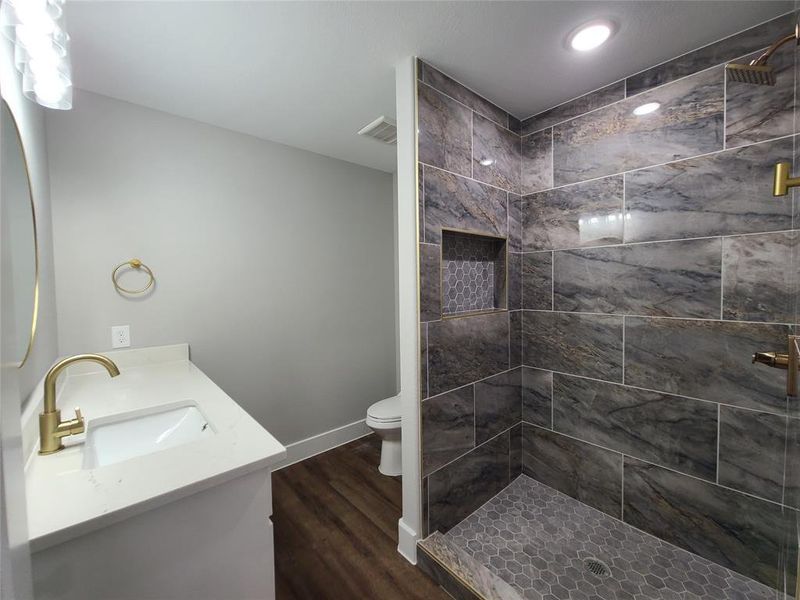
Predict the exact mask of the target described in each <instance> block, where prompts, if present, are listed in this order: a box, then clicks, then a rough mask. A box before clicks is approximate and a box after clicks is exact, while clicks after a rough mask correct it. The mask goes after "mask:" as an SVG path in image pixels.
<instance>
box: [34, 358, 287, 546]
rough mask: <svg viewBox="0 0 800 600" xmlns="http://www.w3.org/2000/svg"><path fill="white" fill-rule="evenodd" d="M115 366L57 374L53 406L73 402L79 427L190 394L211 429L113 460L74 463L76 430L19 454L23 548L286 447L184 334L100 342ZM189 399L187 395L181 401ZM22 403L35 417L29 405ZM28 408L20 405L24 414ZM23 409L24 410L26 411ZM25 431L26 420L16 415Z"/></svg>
mask: <svg viewBox="0 0 800 600" xmlns="http://www.w3.org/2000/svg"><path fill="white" fill-rule="evenodd" d="M103 354H104V355H105V356H108V357H109V358H111V359H112V360H113V361H114V362H116V364H117V366H118V367H119V369H120V375H119V376H118V377H115V378H111V377H109V375H108V373H107V372H106V370H105V369H104V368H103V367H101V366H100V365H97V364H94V363H79V364H76V365H73V366H71V367H69V368H68V369H67V371H66V372H65V373H63V374H62V375H61V378H63V379H65V382H64V385H63V386H61V388H60V390H59V393H58V398H57V407H58V408H60V409H61V415H62V419H71V418H72V417H73V412H74V409H75V407H76V406H80V408H81V410H82V412H83V416H84V418H85V419H86V425H87V431H90V430H91V428H92V420H93V419H98V418H101V417H109V416H111V415H119V414H122V413H128V412H131V411H140V410H142V409H148V408H150V409H152V408H153V407H166V406H167V405H171V404H178V405H181V404H182V405H184V406H185V405H187V404H188V403H192V404H195V405H196V406H197V408H198V409H199V410H200V411H201V412H202V413H203V415H204V416H205V417H206V419H207V420H208V422H209V423H210V424H211V426H212V428H213V430H214V433H215V435H213V436H209V437H206V438H203V439H199V440H196V441H192V442H189V443H186V444H183V445H180V446H176V447H174V448H169V449H165V450H161V451H159V452H153V453H151V454H146V455H143V456H138V457H135V458H131V459H128V460H125V461H122V462H118V463H115V464H110V465H107V466H103V467H99V468H94V469H84V468H83V448H82V447H83V444H84V439H85V434H83V435H77V436H70V437H67V438H64V445H65V446H66V448H65V449H64V450H62V451H60V452H57V453H55V454H51V455H48V456H40V455H39V454H38V453H37V450H38V443H37V447H36V448H34V449H33V451H32V452H31V455H30V457H29V459H28V461H27V465H26V469H25V474H26V490H27V504H28V534H29V538H30V543H31V550H32V551H34V552H35V551H39V550H42V549H44V548H47V547H49V546H52V545H55V544H58V543H61V542H64V541H66V540H69V539H72V538H75V537H78V536H80V535H84V534H86V533H89V532H91V531H94V530H96V529H99V528H102V527H105V526H107V525H110V524H112V523H115V522H118V521H121V520H123V519H126V518H129V517H131V516H134V515H137V514H141V513H143V512H145V511H147V510H150V509H151V508H155V507H156V506H160V505H163V504H166V503H168V502H171V501H173V500H176V499H178V498H182V497H186V496H189V495H191V494H193V493H196V492H198V491H201V490H203V489H208V488H210V487H213V486H215V485H218V484H220V483H222V482H225V481H229V480H231V479H234V478H236V477H238V476H241V475H244V474H246V473H250V472H252V471H256V470H258V469H263V468H266V467H269V466H271V465H273V464H275V463H278V462H280V461H281V460H282V459H283V458H284V457H285V456H286V449H285V448H284V447H283V446H282V445H281V444H280V443H279V442H278V441H277V440H276V439H275V438H274V437H272V435H270V434H269V432H267V431H266V430H265V429H264V428H263V427H261V425H259V424H258V423H257V422H256V421H255V420H254V419H253V418H252V417H250V415H248V414H247V413H246V412H245V411H244V410H243V409H242V408H241V407H240V406H239V405H238V404H236V402H234V401H233V399H231V398H230V396H228V395H227V394H226V393H225V392H223V391H222V390H221V389H220V388H219V387H217V385H216V384H214V382H213V381H211V380H210V379H209V378H208V377H207V376H206V375H205V374H204V373H203V372H202V371H201V370H200V369H198V368H197V367H196V366H195V365H194V364H193V363H192V362H191V361H190V360H189V347H188V345H186V344H179V345H175V346H163V347H158V348H143V349H137V350H125V351H113V352H104V353H103ZM187 401H189V402H187ZM40 410H41V406H39V407H36V410H35V411H33V410H28V411H26V415H27V419H34V420H36V422H37V423H38V412H39V411H40ZM28 413H29V414H28ZM25 420H26V418H25V417H24V418H23V421H25ZM23 429H27V431H28V432H31V431H32V430H33V431H35V434H36V435H37V439H38V431H36V430H35V429H33V427H32V425H31V423H29V422H28V423H27V426H26V422H24V423H23Z"/></svg>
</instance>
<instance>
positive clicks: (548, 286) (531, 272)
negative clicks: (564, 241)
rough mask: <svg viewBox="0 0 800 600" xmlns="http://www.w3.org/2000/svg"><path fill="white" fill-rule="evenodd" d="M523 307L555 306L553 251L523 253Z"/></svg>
mask: <svg viewBox="0 0 800 600" xmlns="http://www.w3.org/2000/svg"><path fill="white" fill-rule="evenodd" d="M522 308H527V309H530V310H550V309H552V308H553V253H552V252H529V253H526V254H523V255H522Z"/></svg>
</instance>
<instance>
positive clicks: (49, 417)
mask: <svg viewBox="0 0 800 600" xmlns="http://www.w3.org/2000/svg"><path fill="white" fill-rule="evenodd" d="M82 361H89V362H96V363H98V364H101V365H103V366H104V367H105V368H106V371H108V374H109V375H111V377H116V376H117V375H119V369H118V368H117V365H115V364H114V362H113V361H112V360H111V359H109V358H106V357H105V356H103V355H102V354H76V355H75V356H70V357H69V358H65V359H64V360H61V361H59V362H57V363H56V364H55V365H53V368H52V369H50V370H49V371H48V372H47V376H46V377H45V378H44V412H43V413H41V414H40V415H39V454H53V452H58V451H59V450H63V449H64V444H62V443H61V438H63V437H66V436H68V435H76V434H78V433H83V432H84V431H86V424H85V421H84V420H83V415H81V409H80V408H77V407H76V408H75V418H74V419H70V420H69V421H62V420H61V411H60V410H58V409H56V379H58V376H59V375H60V374H61V371H63V370H64V369H66V368H67V367H68V366H70V365H71V364H73V363H76V362H82Z"/></svg>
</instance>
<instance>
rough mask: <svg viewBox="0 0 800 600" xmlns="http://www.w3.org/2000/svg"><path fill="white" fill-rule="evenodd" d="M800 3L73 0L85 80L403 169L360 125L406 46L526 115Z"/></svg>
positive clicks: (201, 116) (385, 110) (378, 106)
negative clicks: (605, 29) (584, 33)
mask: <svg viewBox="0 0 800 600" xmlns="http://www.w3.org/2000/svg"><path fill="white" fill-rule="evenodd" d="M792 4H793V3H792V2H788V1H775V2H772V1H740V2H736V1H725V2H721V1H709V2H706V1H694V2H680V1H658V0H652V1H629V2H567V1H549V2H233V1H221V2H199V1H196V2H188V1H185V2H153V1H138V2H129V1H118V2H81V1H76V0H70V1H69V2H68V4H67V19H68V21H67V25H68V28H69V31H70V34H71V36H72V39H73V42H72V52H73V76H74V80H75V85H76V86H77V87H80V88H84V89H87V90H90V91H93V92H97V93H100V94H105V95H108V96H112V97H114V98H119V99H122V100H127V101H130V102H135V103H137V104H142V105H145V106H149V107H152V108H156V109H159V110H163V111H166V112H169V113H173V114H176V115H181V116H184V117H189V118H192V119H197V120H199V121H203V122H206V123H210V124H213V125H218V126H220V127H225V128H228V129H232V130H235V131H240V132H244V133H248V134H251V135H254V136H257V137H260V138H264V139H269V140H274V141H277V142H281V143H284V144H289V145H291V146H296V147H298V148H304V149H306V150H311V151H313V152H318V153H320V154H325V155H328V156H333V157H336V158H340V159H343V160H347V161H351V162H354V163H358V164H362V165H366V166H369V167H374V168H377V169H382V170H385V171H393V170H394V160H395V159H394V157H395V153H394V149H393V148H392V147H388V146H382V145H381V144H380V143H379V142H375V141H373V140H370V139H364V138H361V137H359V136H357V135H356V131H358V129H360V128H361V127H362V126H363V125H365V124H367V123H368V122H370V121H371V120H373V119H374V118H376V117H378V116H380V115H382V114H383V115H387V116H393V115H394V112H395V105H394V65H395V64H396V63H397V61H398V60H400V59H401V58H402V57H404V56H408V55H411V54H416V55H418V56H420V57H423V58H426V59H427V60H428V61H430V62H431V63H433V64H434V65H436V66H438V67H439V68H441V69H442V70H444V71H445V72H447V73H449V74H450V75H452V76H453V77H455V78H456V79H459V80H460V81H462V82H464V83H466V84H468V85H469V86H470V87H472V88H473V89H475V90H477V91H479V92H481V93H483V94H484V95H485V96H486V97H488V98H489V99H490V100H492V101H494V102H496V103H497V104H499V105H500V106H501V107H503V108H505V109H506V110H509V111H510V112H511V113H513V114H515V115H516V116H518V117H526V116H530V115H532V114H534V113H536V112H539V111H541V110H544V109H546V108H549V107H551V106H554V105H556V104H559V103H560V102H563V101H565V100H568V99H570V98H573V97H575V96H578V95H580V94H582V93H585V92H588V91H590V90H592V89H595V88H597V87H600V86H602V85H604V84H606V83H609V82H611V81H614V80H617V79H620V78H621V77H624V76H626V75H630V74H632V73H635V72H637V71H640V70H642V69H644V68H647V67H649V66H652V65H654V64H656V63H659V62H662V61H664V60H667V59H670V58H672V57H674V56H677V55H679V54H682V53H684V52H687V51H689V50H691V49H693V48H696V47H699V46H702V45H704V44H707V43H710V42H713V41H716V40H718V39H720V38H723V37H725V36H727V35H730V34H732V33H735V32H737V31H740V30H742V29H744V28H747V27H749V26H751V25H754V24H756V23H759V22H761V21H765V20H767V19H769V18H771V17H773V16H776V15H778V14H781V13H783V12H787V11H788V10H791V9H792ZM597 17H611V18H612V19H614V20H615V21H616V22H617V23H619V25H620V30H619V32H618V33H617V35H616V36H615V37H614V38H613V39H612V40H611V41H610V42H609V43H608V44H606V45H605V46H603V47H601V49H599V50H598V51H596V52H593V53H588V54H577V53H574V52H571V51H568V50H567V49H566V48H565V45H564V38H565V36H566V35H567V33H568V32H570V31H571V30H572V29H573V28H574V27H575V26H577V25H579V24H581V23H583V22H585V21H587V20H589V19H592V18H597Z"/></svg>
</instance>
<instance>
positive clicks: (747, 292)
mask: <svg viewBox="0 0 800 600" xmlns="http://www.w3.org/2000/svg"><path fill="white" fill-rule="evenodd" d="M798 239H800V234H799V233H798V232H796V231H794V232H784V233H765V234H763V235H747V236H741V237H732V238H725V239H724V240H723V242H722V243H723V246H722V249H723V254H722V257H723V273H724V281H723V286H724V290H725V293H724V297H723V313H722V314H723V318H725V319H730V320H740V321H772V322H778V323H793V322H795V319H794V317H795V314H794V311H795V300H796V296H797V290H798V288H797V285H798V277H799V276H800V263H798V259H800V256H798V248H800V244H799V243H798Z"/></svg>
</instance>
